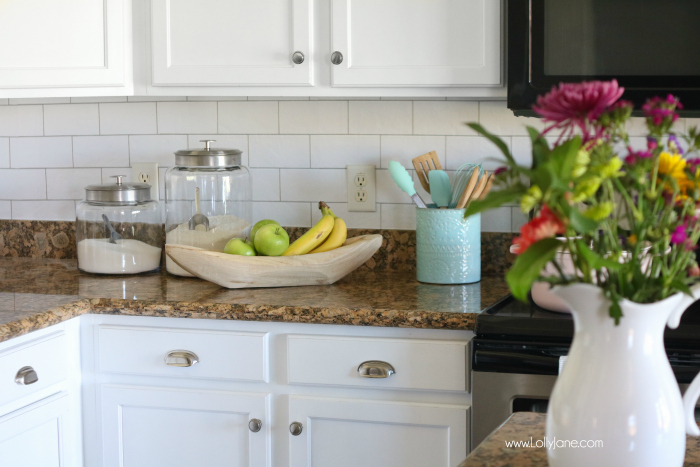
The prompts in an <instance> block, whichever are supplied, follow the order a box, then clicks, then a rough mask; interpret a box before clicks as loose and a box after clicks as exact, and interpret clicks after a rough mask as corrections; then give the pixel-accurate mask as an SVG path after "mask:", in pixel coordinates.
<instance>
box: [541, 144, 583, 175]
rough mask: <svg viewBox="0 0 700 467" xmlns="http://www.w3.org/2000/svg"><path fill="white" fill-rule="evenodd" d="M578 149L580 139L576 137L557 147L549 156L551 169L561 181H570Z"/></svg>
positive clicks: (579, 147)
mask: <svg viewBox="0 0 700 467" xmlns="http://www.w3.org/2000/svg"><path fill="white" fill-rule="evenodd" d="M579 149H581V137H580V136H576V137H575V138H573V139H570V140H569V141H567V142H565V143H564V144H562V145H560V146H557V147H556V148H554V149H553V150H552V152H551V153H550V154H549V160H550V162H551V164H552V169H553V170H554V173H555V174H556V176H557V177H559V178H560V179H561V180H564V181H568V180H570V179H571V172H572V171H573V170H574V166H575V165H576V154H578V151H579Z"/></svg>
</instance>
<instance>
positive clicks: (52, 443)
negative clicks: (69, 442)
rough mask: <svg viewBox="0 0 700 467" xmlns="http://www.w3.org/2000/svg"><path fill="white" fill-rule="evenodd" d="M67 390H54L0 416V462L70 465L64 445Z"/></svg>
mask: <svg viewBox="0 0 700 467" xmlns="http://www.w3.org/2000/svg"><path fill="white" fill-rule="evenodd" d="M69 412H70V403H69V398H68V394H67V393H58V394H56V395H54V396H51V397H47V398H46V399H42V400H40V401H38V402H35V403H34V404H31V405H28V406H27V407H24V408H22V409H19V410H16V411H14V412H10V413H9V414H7V415H5V416H3V417H0V465H2V466H8V467H9V466H12V467H67V466H71V467H72V466H73V465H75V464H74V461H73V459H71V458H70V453H69V451H70V450H69V449H68V448H67V446H66V438H68V437H69V436H67V433H66V430H65V427H66V425H67V422H66V418H67V417H70V414H69Z"/></svg>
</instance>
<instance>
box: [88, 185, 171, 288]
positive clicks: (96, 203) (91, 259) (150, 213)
mask: <svg viewBox="0 0 700 467" xmlns="http://www.w3.org/2000/svg"><path fill="white" fill-rule="evenodd" d="M122 177H124V175H117V176H115V177H114V178H116V179H117V182H116V183H112V184H104V185H90V186H88V187H86V188H85V200H84V201H81V202H80V203H78V206H77V207H76V233H75V237H76V241H77V248H78V269H80V270H81V271H85V272H90V273H94V274H138V273H142V272H148V271H155V270H157V269H158V268H160V262H161V256H162V251H163V241H164V238H163V237H164V235H163V225H162V213H161V211H160V208H159V206H158V202H157V201H154V200H152V199H151V186H150V185H148V184H146V183H123V182H122Z"/></svg>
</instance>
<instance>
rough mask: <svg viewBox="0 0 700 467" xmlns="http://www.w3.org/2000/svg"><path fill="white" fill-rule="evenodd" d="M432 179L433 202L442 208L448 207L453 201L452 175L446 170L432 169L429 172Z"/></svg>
mask: <svg viewBox="0 0 700 467" xmlns="http://www.w3.org/2000/svg"><path fill="white" fill-rule="evenodd" d="M428 180H430V197H431V198H433V203H435V204H436V205H437V207H439V208H440V209H447V206H449V205H450V203H451V202H452V186H451V185H450V177H449V175H447V172H445V171H444V170H431V171H430V172H428Z"/></svg>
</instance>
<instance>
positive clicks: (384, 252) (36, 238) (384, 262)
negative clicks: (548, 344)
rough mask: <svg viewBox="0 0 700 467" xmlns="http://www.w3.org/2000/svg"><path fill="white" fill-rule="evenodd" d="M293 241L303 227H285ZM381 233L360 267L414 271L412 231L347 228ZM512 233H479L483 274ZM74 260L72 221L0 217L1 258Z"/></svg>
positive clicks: (502, 261) (498, 270)
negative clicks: (375, 247)
mask: <svg viewBox="0 0 700 467" xmlns="http://www.w3.org/2000/svg"><path fill="white" fill-rule="evenodd" d="M286 230H287V232H288V233H289V236H290V239H291V240H292V241H293V240H295V239H297V238H299V237H300V236H301V234H303V233H304V232H305V231H306V229H305V228H301V227H287V228H286ZM377 233H378V234H381V235H382V236H383V237H384V242H383V243H382V247H381V248H380V249H379V251H377V253H376V254H375V255H374V256H373V257H372V258H371V259H370V260H369V261H367V263H365V264H364V265H363V266H362V268H361V269H363V270H374V271H383V270H387V271H415V270H416V231H415V230H372V229H349V231H348V236H349V237H356V236H358V235H367V234H377ZM513 236H514V234H511V233H491V232H484V233H482V234H481V269H482V275H484V276H496V275H503V274H504V273H505V271H506V269H508V268H509V267H510V265H511V264H512V262H513V261H514V256H513V255H511V254H510V253H509V252H508V247H509V246H510V244H511V241H512V239H513ZM7 256H10V257H19V258H54V259H75V258H76V248H75V222H39V221H13V220H0V257H7Z"/></svg>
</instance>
